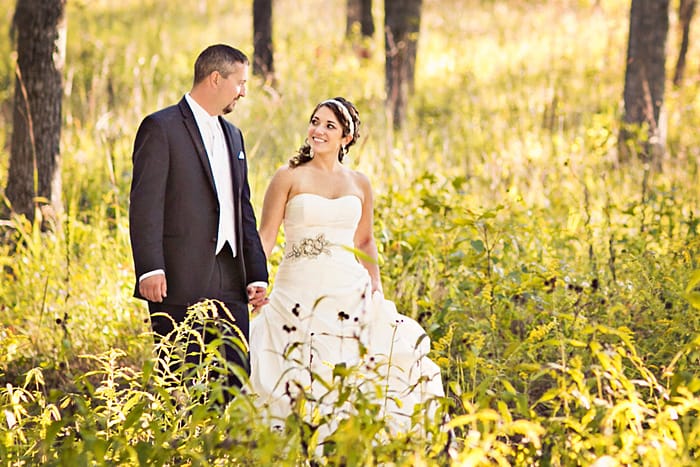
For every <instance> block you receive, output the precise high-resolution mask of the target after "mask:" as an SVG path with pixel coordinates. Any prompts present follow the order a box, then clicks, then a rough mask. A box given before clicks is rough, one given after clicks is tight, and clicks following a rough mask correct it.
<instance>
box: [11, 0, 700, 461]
mask: <svg viewBox="0 0 700 467" xmlns="http://www.w3.org/2000/svg"><path fill="white" fill-rule="evenodd" d="M13 3H14V2H12V1H10V0H2V1H0V5H2V6H4V7H5V8H4V10H3V11H5V12H6V13H4V14H3V16H2V17H1V18H2V21H3V24H6V25H7V26H8V27H9V21H10V17H11V13H9V12H11V10H12V8H13ZM374 3H375V4H374V13H375V19H376V21H377V25H381V24H382V8H381V4H380V3H379V2H374ZM628 3H629V2H627V1H622V0H603V1H593V0H590V1H589V0H580V1H576V2H568V1H567V2H565V1H559V0H548V1H545V0H542V1H536V2H530V1H528V2H524V1H517V0H512V1H474V0H430V1H425V2H424V9H423V18H422V20H423V22H422V25H421V35H420V40H419V50H418V59H417V73H416V89H415V95H414V96H413V98H412V100H411V106H410V112H409V119H408V121H407V123H406V125H405V127H404V128H403V129H402V130H401V131H400V132H398V133H393V132H391V131H389V129H388V126H387V122H386V116H385V113H384V108H383V97H384V95H383V93H384V88H383V83H384V78H383V70H384V68H383V67H384V65H383V60H382V59H383V42H382V40H383V39H382V36H381V28H380V33H378V34H377V36H376V37H374V38H372V39H370V40H367V41H365V42H364V43H360V44H350V43H348V42H346V41H345V40H344V31H345V18H344V2H341V1H335V2H322V1H320V0H319V1H316V0H314V1H310V2H304V3H303V5H302V6H301V7H300V6H299V4H298V2H293V1H287V0H285V1H276V2H275V3H274V25H273V28H274V47H275V66H276V70H277V83H276V85H275V87H274V89H273V88H267V87H264V86H263V83H262V82H261V81H260V80H259V79H258V78H256V77H251V83H250V86H249V93H248V96H247V97H246V99H244V100H243V101H242V102H241V103H240V104H239V105H238V106H237V108H236V110H235V112H234V114H233V115H231V116H230V117H228V118H230V119H231V120H232V121H234V122H235V123H236V124H237V125H238V126H240V127H241V128H242V129H243V131H244V134H245V137H246V146H247V151H248V158H249V164H250V177H251V186H252V189H253V197H254V204H255V205H256V206H257V207H259V206H260V205H261V201H262V195H263V192H264V189H265V187H266V183H267V180H269V178H270V176H271V174H272V173H273V171H274V170H275V169H276V168H277V167H278V166H279V165H280V164H283V163H285V161H286V160H287V159H288V158H289V157H290V156H291V155H292V154H293V153H294V151H295V149H296V148H297V146H298V145H300V144H301V142H302V141H303V139H304V132H305V128H306V122H307V119H308V117H309V112H310V111H311V110H312V108H313V106H314V105H315V104H316V103H317V102H318V101H320V100H322V99H324V98H327V97H332V96H336V95H343V96H346V97H348V98H349V99H350V100H352V101H353V102H355V103H356V104H357V106H358V108H359V110H360V113H361V118H362V122H363V124H362V127H361V129H360V131H361V133H362V139H361V140H360V143H359V144H358V145H357V146H355V147H353V149H352V151H351V152H350V159H349V161H348V165H349V166H351V167H353V168H357V169H359V170H361V171H363V172H365V173H366V174H367V175H368V176H369V178H370V180H371V181H372V184H373V187H374V189H375V191H376V193H377V197H376V213H375V217H376V219H377V225H376V230H375V234H376V236H377V240H378V244H379V249H380V255H381V263H382V264H381V270H382V279H383V283H384V289H385V293H386V295H387V297H388V298H391V299H392V300H395V301H396V303H397V306H398V308H399V310H401V311H402V312H404V313H406V314H409V315H410V316H412V317H414V318H416V319H418V320H419V321H420V322H421V324H423V326H424V327H425V328H426V330H427V331H428V333H429V334H430V336H431V338H432V340H433V352H432V356H433V358H434V359H435V360H436V361H437V362H438V363H439V364H440V366H441V368H442V370H443V377H444V380H445V383H446V386H447V388H448V389H449V394H448V395H449V403H448V404H447V405H446V406H445V407H446V408H448V409H449V412H450V422H449V425H448V426H447V427H448V428H449V429H450V430H448V431H444V428H445V427H442V429H441V428H440V427H437V426H436V427H432V428H431V429H432V430H433V432H432V433H433V438H432V441H430V440H425V439H417V438H411V437H399V438H397V439H394V440H393V441H391V440H384V442H379V443H378V442H376V440H377V439H380V438H375V437H374V436H375V435H376V434H377V433H380V432H382V430H383V429H384V428H383V425H382V422H381V420H379V419H377V420H373V419H372V414H373V413H374V412H372V410H374V409H373V406H372V404H371V403H367V404H358V410H359V411H360V414H359V416H358V417H357V418H356V419H355V420H354V424H353V423H348V424H347V425H346V426H344V429H345V431H344V432H343V433H344V434H343V433H340V434H339V435H338V437H337V438H336V444H335V448H334V449H330V450H328V451H327V452H326V453H325V458H321V459H320V460H321V461H322V462H327V463H328V464H329V465H334V464H340V463H342V462H348V461H349V460H352V461H355V462H357V463H360V464H367V465H373V464H375V463H382V462H385V463H386V462H395V463H396V464H397V465H416V464H419V463H425V464H428V465H444V464H448V463H450V461H448V460H447V458H446V457H445V454H446V452H445V448H446V447H449V446H450V444H449V440H448V439H447V438H446V436H447V433H450V434H454V436H455V437H456V440H455V441H454V443H453V444H452V445H451V446H452V447H453V448H454V449H453V454H454V458H453V462H454V463H455V464H460V463H461V464H466V465H490V464H493V463H497V464H500V465H508V464H511V465H535V464H539V465H590V464H593V463H596V462H599V463H600V464H599V465H629V464H644V465H693V464H694V463H696V462H697V460H698V456H700V452H698V450H697V447H696V446H697V445H698V439H697V437H698V435H697V434H698V432H700V431H699V429H698V428H699V427H700V425H698V422H697V415H698V411H699V410H700V405H699V403H698V400H699V399H698V395H700V384H699V380H698V370H697V368H698V358H700V353H699V350H698V346H699V345H700V342H699V341H698V331H699V330H700V319H698V318H697V316H698V315H697V310H696V309H695V308H694V307H693V306H692V305H691V303H690V301H689V300H691V299H692V296H691V295H689V292H692V290H689V289H688V283H689V281H690V280H691V276H692V274H693V271H695V270H697V269H699V268H700V266H699V265H698V258H699V256H698V253H699V252H700V240H699V237H698V223H699V221H698V216H699V215H700V205H699V202H700V184H698V183H697V180H698V165H699V164H698V162H699V160H700V153H699V152H698V149H697V148H698V147H700V144H699V143H700V141H699V140H698V136H697V132H695V131H693V129H694V128H696V127H697V126H698V124H700V115H699V114H698V106H697V105H696V103H697V100H698V95H699V94H698V83H697V82H696V81H697V80H696V79H695V74H696V73H694V71H693V70H697V69H698V67H700V63H699V62H698V60H697V59H696V58H695V57H696V55H697V54H693V53H692V47H693V44H695V43H697V42H698V41H700V37H698V34H697V32H694V33H693V37H692V38H691V51H690V52H689V54H688V60H689V63H688V67H687V70H688V76H687V79H686V82H685V83H684V84H683V86H682V87H680V88H678V89H674V88H672V87H671V86H670V84H669V86H668V87H667V94H666V112H667V120H668V122H669V127H668V149H669V153H668V158H667V159H666V160H665V161H664V164H663V170H662V171H658V170H656V169H655V168H653V167H647V166H644V165H641V164H637V163H634V162H633V163H631V164H629V165H626V166H618V165H617V162H616V149H615V148H616V137H617V132H618V128H619V127H618V121H619V118H620V112H621V102H620V100H621V96H622V86H623V77H624V66H625V59H626V56H625V53H626V46H627V44H626V39H627V28H628V16H627V15H628V8H629V4H628ZM68 17H69V18H68V27H69V35H68V57H67V69H66V96H65V105H64V127H63V133H62V155H63V178H64V197H65V205H66V215H65V218H64V221H63V226H62V229H61V230H60V231H59V233H57V234H45V233H41V232H39V231H38V230H37V229H35V228H34V227H33V226H31V225H26V224H24V223H23V222H22V221H21V220H15V221H13V222H14V224H13V226H12V228H10V229H9V231H8V233H7V234H6V238H9V239H10V240H12V241H9V242H5V243H3V244H2V245H0V264H1V265H2V267H3V269H2V280H1V282H0V312H1V313H2V315H1V316H2V318H0V375H1V377H2V380H3V383H4V389H3V390H2V391H1V392H0V404H1V405H2V407H3V413H4V418H5V421H4V423H2V424H0V426H2V428H0V437H1V438H0V445H1V446H2V450H1V451H0V452H2V453H3V454H4V458H5V459H9V460H10V461H9V462H10V463H13V464H21V463H22V462H30V463H31V462H38V461H41V462H44V463H47V464H60V463H61V462H67V461H69V460H73V461H76V462H84V463H100V459H102V458H104V459H108V460H109V461H110V462H123V463H131V464H138V463H145V462H147V461H150V462H154V463H160V464H163V463H165V464H168V463H169V464H174V463H179V462H185V461H186V462H189V463H190V464H198V465H208V464H216V463H219V464H220V463H225V462H238V463H241V464H245V463H246V462H248V463H253V464H260V465H269V464H273V463H283V464H301V463H304V462H307V461H309V460H310V459H311V458H314V456H315V451H314V449H312V445H313V442H314V437H313V433H314V431H313V430H310V429H309V425H308V423H306V422H304V420H303V418H293V417H292V418H290V419H289V420H287V431H285V432H284V433H274V432H270V431H269V430H267V429H266V427H265V426H264V425H263V424H260V423H259V420H258V418H257V415H258V414H257V413H255V411H254V410H252V408H251V406H250V405H247V404H248V402H247V398H246V397H240V398H239V399H238V402H237V403H235V404H233V405H231V406H230V407H228V408H227V409H226V410H225V411H223V412H222V411H221V410H220V409H218V408H216V407H215V406H213V405H211V404H209V403H208V402H205V403H201V404H197V403H193V404H192V406H191V407H190V409H191V411H190V412H189V414H186V413H185V412H178V411H177V408H176V407H174V406H172V404H171V405H168V403H167V398H163V399H162V400H161V399H159V396H154V395H153V394H154V388H153V384H154V383H153V380H152V379H150V377H149V375H150V374H151V373H150V371H151V370H150V365H152V359H151V358H150V356H151V355H152V350H153V349H152V342H151V339H150V337H149V335H148V333H147V331H148V329H149V326H148V324H147V322H145V320H146V319H147V313H146V310H145V308H144V307H143V306H142V304H140V303H137V302H136V300H134V299H132V298H131V292H132V287H133V284H132V282H133V277H132V270H131V256H130V250H129V243H128V242H129V240H128V225H127V218H126V211H127V203H128V191H129V183H130V177H131V173H130V171H131V165H130V156H131V145H132V141H133V135H134V133H135V130H136V127H137V125H138V123H139V122H140V120H141V118H142V117H143V116H144V115H145V114H146V113H149V112H151V111H154V110H156V109H158V108H160V107H162V106H164V105H168V104H170V103H172V102H175V101H176V100H177V99H179V98H180V97H181V96H182V94H183V93H184V92H186V91H187V90H188V89H189V86H190V85H191V83H190V81H191V66H192V61H193V60H194V58H195V56H196V54H197V53H198V52H199V51H200V50H201V49H202V48H203V47H204V46H206V45H207V44H209V43H213V42H228V43H231V44H234V45H237V46H239V47H241V48H242V49H243V50H244V51H246V52H247V53H248V54H250V55H252V45H251V44H252V39H251V37H252V31H251V28H252V16H251V6H250V3H249V2H241V1H233V2H232V1H224V0H199V1H190V2H184V3H182V2H179V3H178V2H166V1H161V0H148V1H146V2H138V3H136V2H129V1H127V2H120V3H119V4H118V5H117V3H115V2H107V1H92V2H85V1H83V2H68ZM165 18H167V20H166V19H165ZM671 19H672V23H671V24H672V31H671V34H670V36H669V47H668V57H669V59H668V64H669V68H670V65H671V64H672V63H674V59H675V55H676V53H677V49H678V42H679V41H678V36H677V35H676V31H675V29H673V28H674V27H675V25H676V17H675V14H673V15H672V18H671ZM359 48H362V50H359ZM11 50H12V47H11V45H10V43H9V41H8V40H7V36H5V39H0V57H1V58H2V59H1V60H0V82H2V83H5V84H6V86H4V87H2V89H5V91H2V92H0V101H1V102H2V104H1V105H0V108H1V109H2V112H1V113H0V119H2V121H3V123H4V125H3V127H4V128H8V129H9V128H11V121H10V115H11V113H10V112H9V109H10V99H11V92H10V86H11V83H12V82H13V77H12V70H13V66H14V65H13V62H12V57H11ZM0 141H3V142H4V144H3V145H2V148H0V151H1V154H2V157H0V169H2V170H0V185H1V186H4V185H5V183H6V178H5V177H6V170H5V169H6V167H7V160H8V159H9V155H8V151H9V149H8V146H9V144H8V142H9V133H5V134H4V135H2V136H0ZM277 263H278V256H273V259H272V262H271V268H272V272H273V273H274V271H275V268H276V265H277ZM86 374H87V376H86ZM115 382H116V383H115ZM156 386H157V385H156ZM155 393H156V394H158V392H157V391H155ZM161 395H162V394H161ZM129 414H132V415H129ZM296 415H299V414H296ZM124 417H125V418H124ZM0 419H2V416H0ZM307 422H308V421H307ZM312 425H313V424H312ZM78 433H79V434H80V436H78ZM341 435H342V436H341ZM343 436H347V437H343ZM353 447H355V448H357V449H354V450H353V449H352V448H353ZM99 456H103V457H99ZM352 456H355V457H352ZM604 462H608V463H609V464H603V463H604Z"/></svg>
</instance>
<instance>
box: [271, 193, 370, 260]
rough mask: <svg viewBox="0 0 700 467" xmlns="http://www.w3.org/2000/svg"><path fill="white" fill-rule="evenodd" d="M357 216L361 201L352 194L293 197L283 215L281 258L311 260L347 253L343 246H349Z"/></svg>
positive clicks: (358, 218) (351, 241)
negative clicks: (283, 248)
mask: <svg viewBox="0 0 700 467" xmlns="http://www.w3.org/2000/svg"><path fill="white" fill-rule="evenodd" d="M361 215H362V201H361V200H360V198H358V197H357V196H355V195H345V196H341V197H339V198H326V197H324V196H321V195H317V194H313V193H300V194H298V195H294V196H293V197H292V198H290V199H289V201H288V202H287V206H286V209H285V214H284V234H285V240H286V244H285V251H284V257H285V259H302V258H315V257H318V256H320V255H324V254H326V255H330V254H331V252H335V251H337V252H338V253H341V252H342V251H345V252H346V254H350V252H349V251H348V250H347V247H350V248H352V247H353V239H354V236H355V230H356V229H357V225H358V223H359V222H360V217H361ZM343 247H346V248H343Z"/></svg>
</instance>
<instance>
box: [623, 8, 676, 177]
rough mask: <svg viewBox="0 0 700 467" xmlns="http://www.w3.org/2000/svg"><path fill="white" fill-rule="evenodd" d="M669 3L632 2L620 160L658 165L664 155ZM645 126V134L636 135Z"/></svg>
mask: <svg viewBox="0 0 700 467" xmlns="http://www.w3.org/2000/svg"><path fill="white" fill-rule="evenodd" d="M668 6H669V0H632V7H631V9H630V30H629V43H628V48H627V69H626V71H625V90H624V101H625V110H624V116H623V125H622V128H621V130H620V138H619V152H620V161H622V162H624V161H626V160H629V159H630V157H631V156H633V155H637V156H639V157H640V158H641V159H642V160H644V161H645V162H654V163H655V165H656V166H660V163H661V159H662V158H663V155H664V152H665V145H666V141H665V139H666V138H665V135H666V128H665V126H666V125H665V119H664V118H663V103H664V88H665V79H666V76H665V69H666V37H667V36H668V24H669V19H668ZM644 127H646V131H645V132H644V133H645V134H641V135H640V133H639V129H640V128H644Z"/></svg>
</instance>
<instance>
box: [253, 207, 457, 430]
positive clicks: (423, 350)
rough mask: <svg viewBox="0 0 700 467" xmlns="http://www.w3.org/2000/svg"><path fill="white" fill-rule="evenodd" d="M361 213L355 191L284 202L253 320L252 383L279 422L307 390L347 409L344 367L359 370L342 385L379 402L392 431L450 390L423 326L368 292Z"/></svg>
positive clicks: (319, 403)
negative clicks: (268, 285)
mask: <svg viewBox="0 0 700 467" xmlns="http://www.w3.org/2000/svg"><path fill="white" fill-rule="evenodd" d="M361 211H362V203H361V201H360V199H359V198H358V197H357V196H354V195H348V196H342V197H340V198H333V199H331V198H325V197H323V196H320V195H316V194H311V193H303V194H298V195H295V196H294V197H292V198H291V199H290V200H289V201H288V202H287V205H286V210H285V217H284V232H285V237H286V247H285V251H284V258H283V260H282V262H281V263H280V265H279V268H278V271H277V274H276V277H275V280H274V286H273V289H272V292H271V294H270V303H269V304H267V305H265V306H264V307H263V308H262V310H261V311H260V314H259V315H258V316H256V317H254V318H253V319H252V320H251V325H250V355H251V380H250V384H251V390H252V391H253V392H254V393H255V394H256V395H257V397H258V398H257V401H258V403H259V405H260V406H261V407H263V408H264V409H265V410H267V411H268V414H269V416H270V419H271V421H272V423H273V425H275V424H276V425H284V419H285V418H286V416H287V415H288V414H289V413H291V411H292V407H293V405H294V403H295V402H298V400H299V399H300V397H302V395H303V394H306V395H305V396H304V397H303V398H304V403H305V404H307V409H308V408H309V406H308V404H311V405H313V409H314V410H317V411H320V412H321V413H325V414H329V413H333V414H338V415H340V416H341V417H342V416H343V415H347V416H349V415H351V414H352V413H353V407H352V404H353V400H352V398H350V399H348V400H345V399H343V401H344V402H343V404H339V403H338V400H339V399H338V387H339V386H338V384H334V383H337V382H338V381H339V379H340V376H339V375H340V374H341V373H343V372H342V371H341V372H339V371H338V370H339V368H341V369H342V368H346V369H350V368H353V369H354V370H353V372H352V373H351V378H350V379H348V378H346V379H345V380H344V384H351V385H354V388H355V389H357V390H360V391H362V394H363V397H365V399H364V400H375V401H376V402H377V403H378V404H379V405H380V406H381V407H382V409H381V416H383V417H385V418H386V419H387V420H388V423H389V426H390V428H391V429H392V430H394V431H396V430H401V431H408V430H411V429H412V428H413V424H412V422H411V415H412V414H413V412H414V408H415V407H416V405H417V404H423V405H421V406H419V408H421V413H430V412H431V410H433V409H434V407H435V405H436V404H438V403H439V402H438V400H439V399H440V398H441V397H443V396H444V391H443V385H442V380H441V376H440V368H439V367H438V366H437V365H436V364H435V363H434V362H433V361H431V360H430V359H429V358H428V357H427V354H428V352H429V351H430V340H429V339H428V338H427V336H426V334H425V331H424V330H423V329H422V327H421V326H420V325H419V324H418V323H417V322H416V321H414V320H413V319H411V318H409V317H407V316H404V315H401V314H399V313H398V312H397V311H396V307H395V306H394V303H393V302H391V301H388V300H385V299H384V298H383V296H382V295H381V294H379V293H375V294H374V296H373V295H372V293H371V284H370V277H369V274H368V272H367V270H366V269H365V268H364V267H363V266H362V265H361V264H360V263H359V262H358V261H357V259H356V256H355V253H354V251H353V249H352V248H351V246H352V245H353V236H354V233H355V229H356V227H357V225H358V222H359V220H360V216H361ZM338 365H339V366H338ZM349 373H350V372H349ZM373 398H374V399H373ZM339 405H340V406H342V408H341V409H340V410H339ZM431 407H432V409H431ZM309 411H311V410H309Z"/></svg>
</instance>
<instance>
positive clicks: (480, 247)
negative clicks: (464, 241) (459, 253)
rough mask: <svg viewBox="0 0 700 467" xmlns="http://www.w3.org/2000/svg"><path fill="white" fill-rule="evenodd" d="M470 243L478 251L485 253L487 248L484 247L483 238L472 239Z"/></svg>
mask: <svg viewBox="0 0 700 467" xmlns="http://www.w3.org/2000/svg"><path fill="white" fill-rule="evenodd" d="M470 243H471V245H472V248H474V250H476V252H477V253H483V252H484V251H485V250H486V248H484V242H482V241H481V240H472V241H471V242H470Z"/></svg>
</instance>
